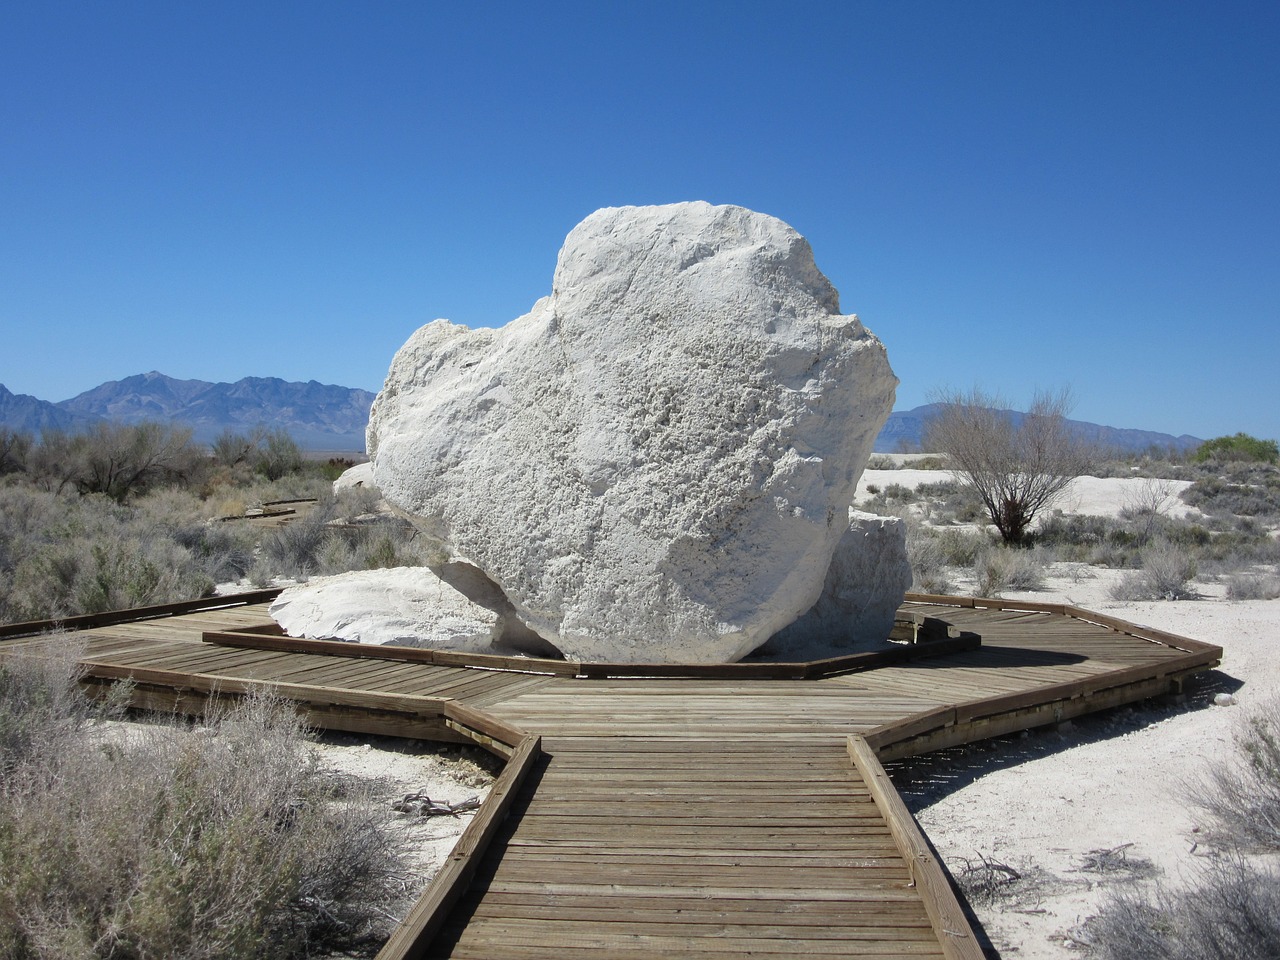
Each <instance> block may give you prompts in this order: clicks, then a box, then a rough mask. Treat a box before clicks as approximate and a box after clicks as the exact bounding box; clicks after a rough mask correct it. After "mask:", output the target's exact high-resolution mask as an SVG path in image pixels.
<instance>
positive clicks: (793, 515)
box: [368, 203, 897, 662]
mask: <svg viewBox="0 0 1280 960" xmlns="http://www.w3.org/2000/svg"><path fill="white" fill-rule="evenodd" d="M896 384H897V380H896V378H895V377H894V375H893V372H892V371H891V370H890V368H889V364H888V361H887V359H886V357H885V351H884V347H883V346H882V345H881V343H880V341H879V340H877V339H876V338H875V337H874V336H873V335H872V334H870V333H869V332H868V331H867V330H866V329H865V328H864V327H863V326H862V324H861V323H860V322H859V321H858V319H857V317H854V316H843V315H841V314H840V308H839V302H838V297H837V294H836V291H835V289H834V288H833V287H832V286H831V284H830V283H829V282H828V281H827V279H826V278H825V277H824V276H823V275H822V273H821V272H819V271H818V269H817V267H816V266H815V265H814V262H813V256H812V252H811V250H810V248H809V245H808V243H807V242H806V241H805V240H804V238H802V237H801V236H800V235H799V234H797V233H796V232H795V231H794V230H792V229H791V228H790V227H789V226H787V225H786V224H784V223H782V222H781V221H779V220H776V219H774V218H772V217H767V216H763V215H761V214H757V213H753V212H751V211H749V210H745V209H742V208H740V207H714V206H711V205H709V204H706V203H682V204H674V205H670V206H663V207H623V208H610V209H605V210H600V211H597V212H596V213H594V214H592V215H591V216H590V217H588V218H587V219H586V220H584V221H583V222H582V223H581V224H579V225H578V226H577V227H576V228H575V229H574V230H573V231H572V232H571V233H570V234H569V236H568V238H567V239H566V241H565V244H564V247H563V249H562V250H561V251H560V257H559V261H558V263H557V265H556V270H555V276H554V279H553V284H552V292H551V295H550V296H549V297H546V298H544V299H542V300H540V301H539V302H538V303H537V304H535V305H534V308H533V310H532V311H531V312H530V313H528V314H526V315H525V316H523V317H520V318H518V319H516V320H514V321H512V322H511V323H509V324H507V325H506V326H505V327H503V328H501V329H497V330H491V329H476V330H470V329H468V328H466V327H463V326H458V325H456V324H452V323H450V322H448V321H444V320H437V321H436V322H434V323H430V324H428V325H426V326H425V327H423V328H421V329H420V330H418V331H417V332H416V333H415V334H414V335H413V336H412V337H411V338H410V339H409V341H408V342H407V343H406V344H405V345H404V347H402V348H401V350H400V351H399V352H398V353H397V355H396V357H395V359H394V361H393V362H392V365H391V370H390V372H389V373H388V375H387V379H386V383H385V385H384V386H383V389H382V391H381V393H379V395H378V398H377V400H376V401H375V403H374V406H373V411H372V413H371V416H370V423H369V433H368V450H369V454H370V457H371V458H372V460H373V463H374V477H375V481H376V483H377V486H378V488H379V489H380V490H381V491H382V493H383V495H384V496H385V497H386V498H387V499H388V500H389V501H390V502H391V503H392V504H393V505H395V506H396V507H397V508H398V509H400V510H401V511H403V512H404V513H405V514H406V515H408V516H410V517H412V518H413V519H414V521H415V523H417V525H418V526H419V529H421V530H422V531H424V532H425V533H427V534H428V535H429V536H431V537H433V538H435V539H436V540H438V541H439V542H440V543H441V544H442V545H444V547H445V548H446V549H447V550H448V552H449V553H450V555H451V556H453V557H455V558H456V559H458V560H464V561H466V562H469V563H471V564H474V565H475V566H476V567H478V568H479V569H480V570H482V571H483V572H484V573H485V574H486V575H487V576H488V577H490V578H492V580H493V581H494V582H495V583H496V584H497V585H498V586H499V587H500V588H501V589H502V591H503V592H504V593H505V595H506V596H507V597H508V598H509V599H510V600H511V602H512V603H513V604H514V605H515V608H516V610H517V611H518V613H519V615H520V617H521V618H522V619H523V620H524V621H525V622H526V623H527V624H528V625H529V626H531V627H532V628H533V629H534V630H536V631H537V632H538V633H539V634H541V635H542V636H543V637H545V638H546V639H547V640H548V641H550V642H551V643H553V644H555V645H556V646H557V647H558V648H560V649H561V650H562V651H563V652H564V653H565V654H566V655H568V656H570V657H580V658H584V659H593V660H625V661H633V662H634V661H641V662H643V661H666V662H673V661H686V662H714V661H730V660H736V659H738V658H740V657H742V656H744V655H745V654H747V653H749V652H750V651H751V650H753V649H754V648H755V647H757V646H758V645H759V644H760V643H762V642H763V641H764V640H765V639H766V638H768V637H769V636H770V635H772V634H773V633H774V632H775V631H776V630H777V629H779V628H780V627H782V626H784V625H785V624H787V623H790V622H791V621H792V620H793V619H794V618H795V617H796V616H797V615H798V614H799V613H801V612H803V611H805V610H807V609H808V608H809V607H811V606H812V605H813V603H814V601H815V600H816V599H817V597H818V595H819V593H820V592H821V589H822V584H823V581H824V578H825V576H826V572H827V566H828V564H829V562H830V559H831V554H832V552H833V551H834V549H835V546H836V543H837V541H838V540H839V538H840V537H841V535H842V534H843V533H844V529H845V524H844V516H845V512H846V509H847V507H848V505H849V504H850V503H851V502H852V500H853V495H854V489H855V486H856V484H857V480H858V476H859V474H860V473H861V471H862V468H863V466H864V465H865V463H866V460H867V457H868V456H869V454H870V451H871V444H872V441H873V440H874V437H875V435H876V432H877V431H878V430H879V428H880V426H881V424H882V423H883V422H884V420H885V418H886V417H887V416H888V414H889V411H890V410H891V409H892V406H893V395H894V388H895V387H896Z"/></svg>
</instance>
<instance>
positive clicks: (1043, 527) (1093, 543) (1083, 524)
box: [1033, 513, 1142, 568]
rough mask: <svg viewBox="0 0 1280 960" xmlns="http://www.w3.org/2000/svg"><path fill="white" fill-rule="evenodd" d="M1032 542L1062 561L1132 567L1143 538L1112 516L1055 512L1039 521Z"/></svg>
mask: <svg viewBox="0 0 1280 960" xmlns="http://www.w3.org/2000/svg"><path fill="white" fill-rule="evenodd" d="M1033 542H1034V543H1035V544H1036V545H1037V546H1040V547H1044V548H1046V549H1051V550H1053V552H1054V553H1055V554H1057V555H1058V556H1059V557H1060V558H1061V559H1063V560H1069V561H1075V562H1079V563H1094V564H1102V565H1105V566H1109V567H1120V568H1123V567H1131V566H1136V565H1137V562H1138V551H1139V548H1140V547H1141V545H1142V541H1141V539H1140V538H1139V536H1138V535H1137V534H1135V533H1134V532H1133V531H1132V530H1131V529H1130V527H1129V525H1128V524H1126V523H1125V522H1124V521H1121V520H1117V519H1114V518H1112V517H1097V516H1085V515H1080V514H1072V515H1067V514H1063V513H1054V514H1052V515H1051V516H1048V517H1045V518H1044V520H1042V521H1041V523H1040V527H1039V529H1038V530H1037V531H1036V533H1035V536H1034V538H1033Z"/></svg>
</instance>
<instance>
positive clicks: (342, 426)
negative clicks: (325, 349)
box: [0, 371, 374, 452]
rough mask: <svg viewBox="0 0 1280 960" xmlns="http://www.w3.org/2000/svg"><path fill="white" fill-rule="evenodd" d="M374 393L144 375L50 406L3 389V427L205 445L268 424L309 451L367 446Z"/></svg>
mask: <svg viewBox="0 0 1280 960" xmlns="http://www.w3.org/2000/svg"><path fill="white" fill-rule="evenodd" d="M373 397H374V395H373V394H372V393H370V392H369V391H368V390H357V389H353V388H351V387H337V386H331V385H328V384H323V383H317V382H316V381H314V380H310V381H308V382H307V383H289V382H287V381H284V380H280V379H277V378H275V377H245V378H244V379H243V380H237V381H236V382H235V383H209V382H208V381H205V380H175V379H174V378H173V377H166V376H165V375H164V374H162V373H156V372H154V371H153V372H151V373H142V374H138V375H137V376H133V377H127V378H125V379H124V380H111V381H109V382H107V383H104V384H102V385H101V386H97V387H94V388H93V389H92V390H87V391H85V392H84V393H82V394H80V395H79V396H76V397H72V398H71V399H70V400H62V401H60V402H58V403H50V402H48V401H45V400H37V399H36V398H35V397H31V396H26V395H22V394H14V393H11V392H10V391H9V390H8V389H6V388H5V387H4V386H3V385H0V424H3V425H4V426H6V427H9V428H10V429H17V430H26V431H29V432H31V433H39V432H40V431H41V430H49V429H59V430H72V431H75V430H83V429H86V428H87V427H89V426H91V425H92V424H94V423H96V422H98V421H100V420H113V421H117V422H121V423H140V422H142V421H144V420H155V421H160V422H163V423H182V424H186V425H187V426H189V427H191V428H192V433H193V436H194V437H195V439H196V440H198V441H200V442H203V443H208V442H209V441H211V440H213V439H214V438H215V437H217V436H218V434H220V433H222V431H224V430H227V429H230V430H234V431H237V432H240V433H244V432H247V431H248V430H251V429H253V427H255V426H257V425H258V424H265V425H266V426H268V427H270V428H272V429H274V428H277V427H283V428H284V429H285V430H287V431H288V432H289V434H290V436H292V437H293V439H294V440H295V441H297V443H298V444H299V445H300V446H302V447H304V448H306V449H309V450H333V451H342V452H347V451H351V452H354V451H357V450H363V449H364V429H365V426H366V425H367V424H368V422H369V407H370V405H371V404H372V403H373Z"/></svg>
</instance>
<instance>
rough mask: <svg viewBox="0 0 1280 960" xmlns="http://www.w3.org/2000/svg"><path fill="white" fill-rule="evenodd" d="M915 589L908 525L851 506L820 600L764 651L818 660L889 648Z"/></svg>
mask: <svg viewBox="0 0 1280 960" xmlns="http://www.w3.org/2000/svg"><path fill="white" fill-rule="evenodd" d="M910 589H911V562H910V560H909V559H908V557H907V525H906V523H904V522H903V521H902V520H901V519H899V518H898V517H881V516H877V515H876V514H873V513H863V512H862V511H859V510H850V511H849V528H848V530H847V531H845V534H844V536H843V537H841V538H840V543H839V544H837V546H836V552H835V555H834V556H832V558H831V566H830V567H829V568H828V569H827V579H826V582H825V583H824V584H823V587H822V594H821V596H819V597H818V602H817V603H815V604H814V605H813V607H812V608H810V609H809V610H808V611H807V612H806V613H804V614H803V615H802V616H800V617H799V618H798V619H797V620H796V621H795V622H793V623H791V624H790V625H788V626H786V627H783V628H782V629H781V630H779V631H778V632H777V633H776V634H774V636H773V637H772V638H771V639H770V640H769V642H768V643H767V644H766V645H765V647H764V648H763V651H762V652H764V653H767V654H768V655H769V656H771V657H774V658H775V659H779V660H816V659H821V658H824V657H838V656H843V655H845V654H849V653H857V652H859V651H863V650H872V649H876V648H878V647H888V646H889V645H890V644H889V631H890V630H891V629H893V620H894V617H895V616H896V615H897V612H898V608H899V606H901V604H902V598H903V596H904V595H905V594H906V592H907V591H908V590H910Z"/></svg>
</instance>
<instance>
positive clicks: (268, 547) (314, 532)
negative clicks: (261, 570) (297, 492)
mask: <svg viewBox="0 0 1280 960" xmlns="http://www.w3.org/2000/svg"><path fill="white" fill-rule="evenodd" d="M332 519H333V501H332V499H326V500H322V501H320V502H318V503H317V504H316V505H315V506H314V507H312V508H311V510H309V511H308V512H307V513H306V514H305V515H304V516H302V517H299V518H297V519H294V520H291V521H290V522H288V523H283V524H281V525H280V526H278V527H276V528H275V529H273V530H272V531H271V532H270V533H268V534H267V535H266V536H264V537H263V540H262V544H261V554H260V557H259V565H260V566H261V565H265V567H266V568H267V569H268V570H270V571H272V572H273V574H274V575H275V576H281V577H288V578H290V579H294V580H305V579H306V578H307V577H310V576H314V575H316V574H318V573H319V572H320V571H321V567H322V557H323V554H324V550H325V544H326V541H327V540H328V539H329V538H330V535H331V530H330V527H329V521H330V520H332Z"/></svg>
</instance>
